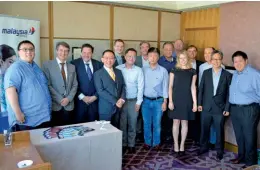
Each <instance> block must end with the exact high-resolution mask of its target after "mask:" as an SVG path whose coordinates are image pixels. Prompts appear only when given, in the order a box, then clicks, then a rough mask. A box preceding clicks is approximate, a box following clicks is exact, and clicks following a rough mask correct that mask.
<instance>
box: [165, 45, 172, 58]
mask: <svg viewBox="0 0 260 170" xmlns="http://www.w3.org/2000/svg"><path fill="white" fill-rule="evenodd" d="M172 52H173V45H172V44H165V45H164V47H163V55H164V56H165V57H166V58H172Z"/></svg>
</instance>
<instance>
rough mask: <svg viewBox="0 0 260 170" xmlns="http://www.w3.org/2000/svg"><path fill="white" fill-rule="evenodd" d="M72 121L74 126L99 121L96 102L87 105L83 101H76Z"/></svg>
mask: <svg viewBox="0 0 260 170" xmlns="http://www.w3.org/2000/svg"><path fill="white" fill-rule="evenodd" d="M73 120H74V123H75V124H77V123H85V122H93V121H95V120H99V116H98V103H97V101H95V102H93V103H91V104H89V105H87V104H86V103H85V102H84V101H82V100H77V102H76V108H75V114H74V115H73Z"/></svg>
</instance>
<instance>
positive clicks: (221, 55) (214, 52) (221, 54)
mask: <svg viewBox="0 0 260 170" xmlns="http://www.w3.org/2000/svg"><path fill="white" fill-rule="evenodd" d="M215 54H219V55H220V57H221V60H222V59H223V56H224V54H223V52H222V51H220V50H214V51H213V52H212V54H211V58H212V56H213V55H215Z"/></svg>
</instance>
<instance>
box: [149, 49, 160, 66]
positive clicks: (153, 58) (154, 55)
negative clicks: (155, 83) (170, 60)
mask: <svg viewBox="0 0 260 170" xmlns="http://www.w3.org/2000/svg"><path fill="white" fill-rule="evenodd" d="M158 60H159V55H158V54H157V53H156V52H150V53H148V61H149V63H150V64H151V65H156V64H157V63H158Z"/></svg>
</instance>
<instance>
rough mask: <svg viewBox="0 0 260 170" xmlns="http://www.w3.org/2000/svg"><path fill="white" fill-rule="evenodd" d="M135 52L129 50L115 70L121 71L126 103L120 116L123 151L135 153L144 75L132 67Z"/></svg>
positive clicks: (135, 67) (139, 69) (134, 66)
mask: <svg viewBox="0 0 260 170" xmlns="http://www.w3.org/2000/svg"><path fill="white" fill-rule="evenodd" d="M136 53H137V52H136V50H135V49H133V48H129V49H127V50H126V52H125V60H126V63H125V64H121V65H119V66H117V67H116V68H117V69H119V70H121V72H122V74H123V77H124V80H125V84H126V87H125V89H126V101H125V104H124V105H123V108H122V112H121V115H120V129H121V130H122V131H123V147H124V148H123V150H126V147H128V151H129V153H135V138H136V123H137V117H138V112H139V110H140V106H141V103H142V102H143V92H144V75H143V71H142V69H141V68H140V67H137V66H136V65H134V63H135V59H136Z"/></svg>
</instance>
